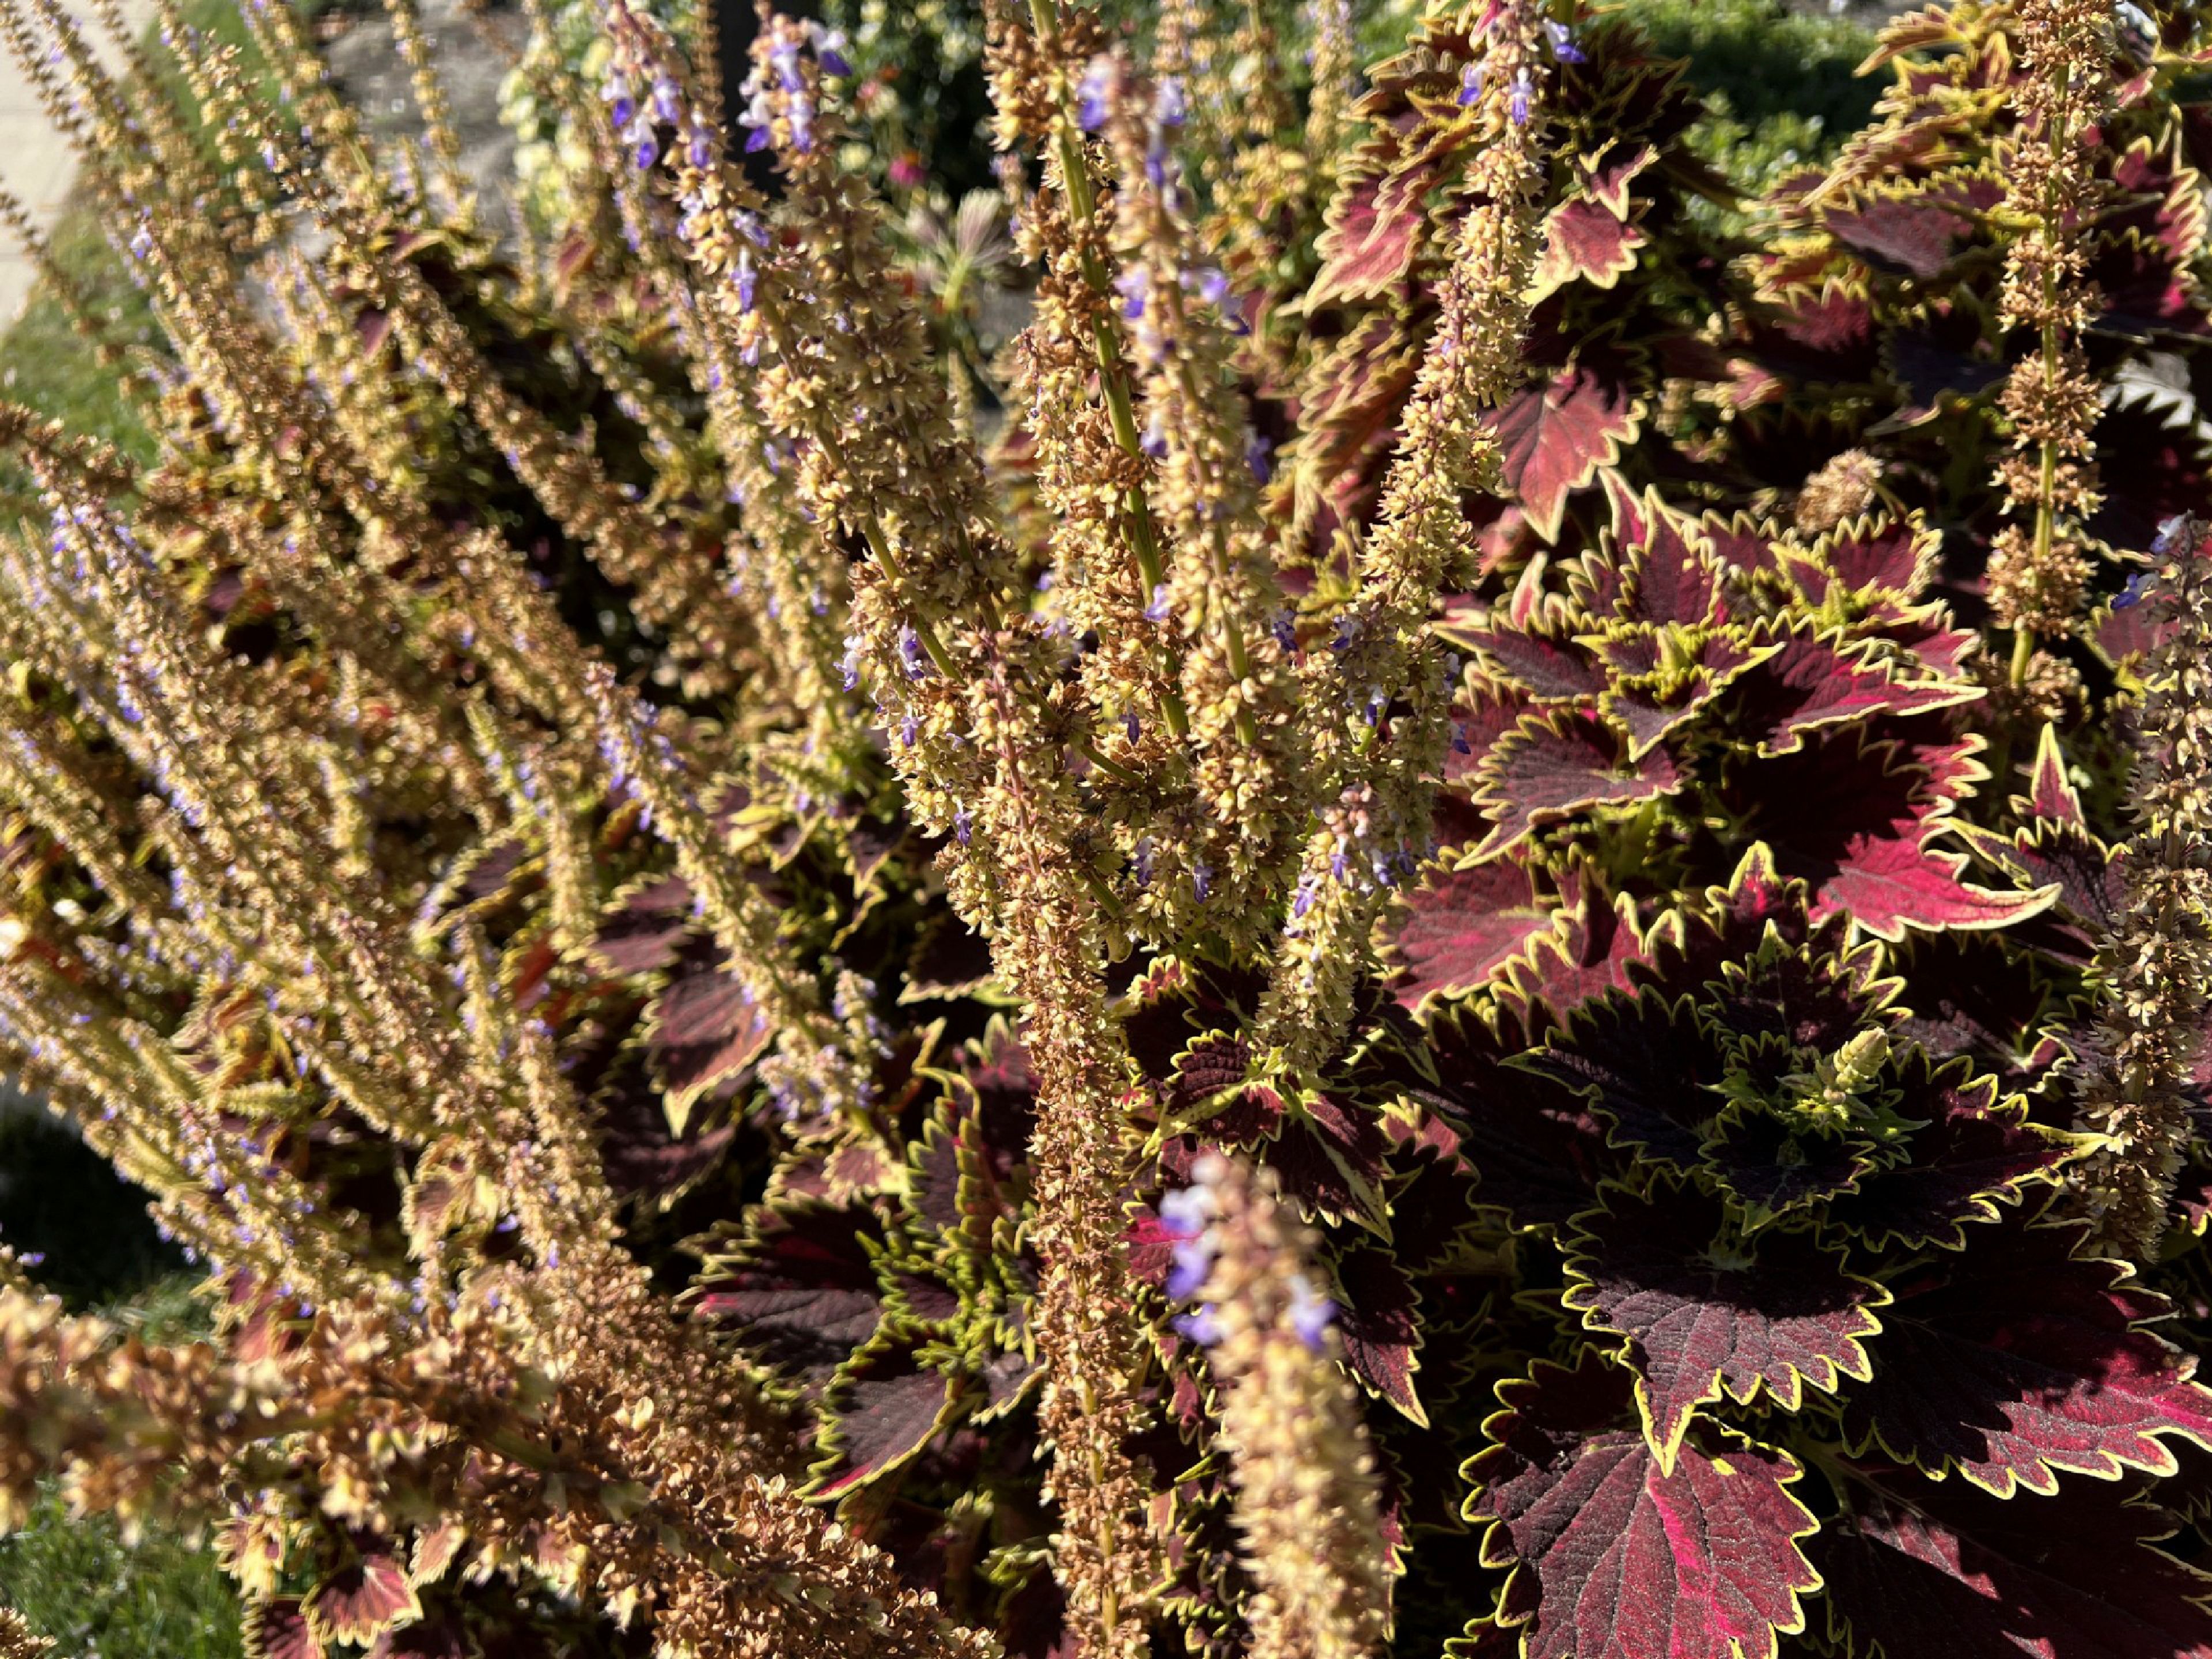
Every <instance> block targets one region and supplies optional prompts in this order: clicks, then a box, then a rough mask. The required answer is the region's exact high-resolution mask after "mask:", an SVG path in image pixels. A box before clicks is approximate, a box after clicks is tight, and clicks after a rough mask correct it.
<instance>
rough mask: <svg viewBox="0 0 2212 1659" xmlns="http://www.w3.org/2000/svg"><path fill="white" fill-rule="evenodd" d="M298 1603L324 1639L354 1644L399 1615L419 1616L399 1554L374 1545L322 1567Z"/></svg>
mask: <svg viewBox="0 0 2212 1659" xmlns="http://www.w3.org/2000/svg"><path fill="white" fill-rule="evenodd" d="M302 1606H303V1607H304V1609H305V1611H306V1613H307V1622H308V1623H309V1624H310V1625H312V1626H313V1627H314V1630H315V1632H316V1634H317V1635H318V1636H319V1637H320V1638H322V1640H323V1641H324V1642H325V1644H328V1643H331V1642H342V1643H345V1644H349V1645H351V1646H355V1647H366V1646H368V1644H369V1643H371V1642H373V1641H374V1640H375V1639H376V1638H377V1637H378V1636H379V1635H380V1634H381V1633H382V1632H384V1631H386V1630H387V1629H389V1628H390V1627H391V1626H393V1625H396V1624H398V1623H399V1622H400V1621H401V1620H411V1619H419V1618H421V1617H422V1603H421V1602H419V1601H416V1599H415V1587H414V1586H413V1585H412V1584H410V1583H408V1582H407V1569H406V1567H405V1566H404V1565H402V1564H401V1562H400V1560H399V1559H398V1556H396V1555H392V1554H388V1553H386V1552H384V1551H382V1550H378V1549H368V1550H363V1551H362V1552H361V1553H359V1554H357V1555H356V1556H355V1557H354V1559H352V1560H350V1561H349V1562H347V1563H346V1564H345V1565H343V1566H338V1567H334V1568H332V1569H331V1570H330V1571H327V1572H325V1574H324V1575H323V1577H322V1579H321V1581H320V1582H319V1583H317V1584H316V1586H315V1587H314V1589H311V1590H309V1591H308V1592H307V1599H306V1601H304V1602H303V1603H302Z"/></svg>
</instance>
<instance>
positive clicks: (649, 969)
mask: <svg viewBox="0 0 2212 1659" xmlns="http://www.w3.org/2000/svg"><path fill="white" fill-rule="evenodd" d="M692 914H693V913H692V908H691V884H690V883H689V882H687V881H685V880H684V878H683V877H681V876H664V877H661V878H659V879H658V880H655V881H649V882H647V883H646V884H644V885H643V886H641V887H637V888H634V889H632V890H629V891H628V892H625V893H623V894H621V895H619V896H617V899H616V902H615V903H614V904H613V906H612V907H611V908H609V910H608V911H607V913H606V915H605V916H604V917H602V918H601V919H600V921H599V932H598V933H596V934H595V935H594V936H593V937H592V957H594V958H596V959H597V960H598V961H599V963H600V964H601V965H602V966H603V967H605V969H607V970H608V971H609V972H611V973H617V974H657V973H659V972H661V971H662V970H663V969H667V968H671V967H672V966H674V965H675V962H676V954H677V952H678V951H679V950H680V949H682V947H683V945H684V940H685V939H688V938H689V937H690V934H691V933H692Z"/></svg>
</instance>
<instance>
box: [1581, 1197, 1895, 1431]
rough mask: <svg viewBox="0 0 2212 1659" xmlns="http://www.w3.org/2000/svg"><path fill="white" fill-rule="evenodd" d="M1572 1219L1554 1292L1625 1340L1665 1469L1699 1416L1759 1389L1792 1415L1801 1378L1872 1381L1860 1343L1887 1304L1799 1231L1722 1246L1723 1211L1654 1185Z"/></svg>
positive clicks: (1744, 1400)
mask: <svg viewBox="0 0 2212 1659" xmlns="http://www.w3.org/2000/svg"><path fill="white" fill-rule="evenodd" d="M1600 1201H1601V1207H1600V1208H1598V1209H1596V1210H1593V1211H1591V1212H1589V1214H1587V1215H1584V1216H1582V1217H1580V1218H1578V1219H1577V1223H1576V1231H1575V1233H1574V1235H1573V1236H1572V1237H1570V1238H1569V1239H1568V1240H1567V1241H1566V1243H1565V1250H1566V1256H1567V1278H1568V1287H1567V1291H1566V1293H1565V1296H1564V1297H1562V1298H1561V1299H1562V1300H1563V1301H1564V1302H1565V1304H1566V1305H1567V1306H1568V1307H1569V1308H1571V1309H1573V1310H1576V1311H1577V1312H1579V1313H1580V1314H1581V1315H1582V1316H1583V1327H1584V1328H1585V1329H1588V1330H1592V1331H1600V1332H1603V1333H1606V1334H1610V1335H1613V1336H1618V1337H1620V1338H1622V1339H1624V1340H1623V1342H1622V1345H1621V1356H1620V1357H1621V1358H1622V1359H1623V1361H1624V1362H1625V1363H1626V1364H1627V1366H1628V1368H1629V1370H1632V1372H1634V1373H1635V1376H1636V1403H1637V1407H1638V1410H1639V1411H1640V1412H1641V1413H1642V1415H1643V1419H1644V1435H1645V1437H1646V1438H1647V1439H1648V1440H1649V1441H1650V1445H1651V1449H1652V1451H1653V1452H1654V1453H1655V1454H1656V1455H1657V1457H1658V1459H1659V1467H1660V1469H1661V1472H1662V1474H1663V1473H1671V1472H1672V1471H1673V1469H1674V1462H1675V1458H1676V1456H1677V1455H1678V1454H1679V1453H1680V1449H1681V1446H1682V1437H1683V1436H1684V1435H1685V1434H1686V1433H1687V1432H1688V1431H1689V1426H1690V1419H1691V1416H1692V1413H1695V1412H1696V1410H1697V1408H1698V1407H1699V1406H1701V1405H1704V1404H1705V1403H1707V1402H1708V1401H1716V1400H1718V1399H1720V1398H1721V1397H1722V1395H1723V1393H1725V1394H1726V1395H1728V1396H1729V1398H1731V1399H1734V1400H1735V1401H1737V1402H1738V1403H1740V1404H1742V1405H1749V1404H1750V1403H1751V1402H1752V1401H1753V1398H1755V1397H1756V1396H1757V1395H1758V1394H1759V1392H1760V1390H1761V1389H1764V1390H1765V1392H1766V1393H1767V1394H1768V1395H1771V1397H1772V1398H1773V1400H1774V1401H1775V1402H1776V1403H1777V1404H1778V1405H1780V1406H1781V1407H1783V1408H1784V1410H1788V1411H1795V1410H1796V1409H1797V1407H1798V1403H1799V1401H1800V1399H1801V1397H1802V1384H1803V1383H1811V1384H1812V1385H1813V1386H1814V1388H1816V1389H1821V1390H1823V1391H1825V1392H1830V1393H1832V1392H1833V1391H1834V1389H1835V1388H1836V1383H1837V1380H1838V1376H1855V1377H1860V1378H1863V1377H1865V1376H1867V1375H1868V1374H1869V1370H1868V1362H1867V1352H1866V1347H1865V1345H1864V1343H1863V1340H1862V1339H1863V1338H1865V1337H1869V1336H1871V1335H1873V1334H1875V1332H1877V1331H1879V1330H1880V1329H1881V1322H1880V1321H1879V1320H1877V1319H1876V1318H1875V1316H1874V1314H1873V1312H1872V1311H1871V1310H1873V1309H1875V1308H1877V1307H1880V1306H1881V1304H1883V1303H1885V1302H1887V1300H1888V1299H1889V1297H1888V1294H1887V1292H1886V1291H1883V1290H1882V1288H1881V1286H1880V1285H1876V1284H1875V1283H1873V1282H1872V1281H1871V1280H1869V1279H1861V1278H1859V1277H1857V1275H1855V1274H1853V1273H1847V1272H1845V1271H1844V1258H1843V1255H1842V1254H1841V1252H1839V1251H1835V1250H1831V1249H1827V1248H1826V1247H1825V1246H1824V1245H1822V1244H1821V1243H1820V1241H1819V1240H1818V1239H1816V1238H1815V1237H1814V1236H1813V1235H1812V1234H1811V1233H1810V1232H1809V1231H1799V1230H1790V1231H1784V1230H1781V1229H1778V1228H1769V1229H1765V1230H1764V1231H1759V1232H1758V1233H1755V1234H1753V1235H1752V1236H1751V1237H1748V1238H1745V1239H1741V1240H1731V1238H1730V1237H1729V1234H1730V1231H1731V1229H1730V1227H1729V1214H1728V1210H1727V1206H1725V1205H1723V1203H1722V1202H1721V1201H1720V1200H1719V1199H1717V1198H1716V1197H1713V1196H1712V1195H1711V1194H1707V1193H1705V1192H1704V1191H1702V1190H1700V1189H1699V1188H1697V1187H1695V1186H1690V1187H1680V1186H1677V1185H1676V1184H1675V1183H1674V1182H1668V1181H1665V1180H1662V1181H1659V1182H1656V1183H1655V1184H1654V1185H1653V1187H1652V1188H1651V1190H1650V1193H1649V1194H1647V1195H1645V1196H1643V1197H1638V1196H1637V1195H1636V1194H1633V1193H1630V1192H1626V1191H1622V1190H1620V1189H1617V1188H1616V1189H1613V1190H1610V1191H1608V1192H1607V1193H1605V1194H1602V1195H1601V1200H1600Z"/></svg>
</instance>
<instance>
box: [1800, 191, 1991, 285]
mask: <svg viewBox="0 0 2212 1659" xmlns="http://www.w3.org/2000/svg"><path fill="white" fill-rule="evenodd" d="M1822 223H1823V224H1824V226H1825V227H1826V230H1827V232H1828V234H1829V235H1830V236H1832V237H1833V238H1834V239H1835V240H1836V241H1837V242H1838V243H1839V244H1840V245H1841V246H1844V247H1847V248H1849V249H1850V251H1851V252H1854V253H1856V254H1857V255H1859V256H1860V257H1861V258H1863V259H1865V260H1866V261H1867V263H1868V264H1871V265H1873V266H1874V267H1875V269H1876V270H1883V271H1887V272H1891V273H1893V274H1898V275H1904V276H1913V277H1917V278H1918V279H1919V280H1920V281H1922V282H1923V283H1924V282H1926V281H1928V280H1929V278H1931V277H1934V276H1940V275H1941V274H1942V270H1943V268H1944V267H1945V266H1946V265H1948V264H1950V263H1951V261H1952V259H1953V258H1955V257H1956V256H1957V254H1958V252H1959V249H1960V246H1961V245H1962V244H1963V243H1965V241H1966V239H1967V238H1968V237H1970V236H1972V234H1974V226H1973V222H1972V220H1971V219H1968V218H1966V216H1964V215H1962V214H1960V213H1955V212H1954V211H1953V210H1951V209H1950V208H1948V207H1946V206H1943V205H1942V204H1939V203H1937V202H1933V201H1929V200H1928V199H1926V198H1925V197H1920V196H1917V195H1903V194H1900V195H1894V196H1876V197H1871V198H1869V199H1868V200H1866V201H1864V202H1863V203H1861V204H1859V205H1857V206H1856V207H1848V208H1831V209H1829V210H1827V212H1826V214H1824V215H1823V216H1822Z"/></svg>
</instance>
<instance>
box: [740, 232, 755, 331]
mask: <svg viewBox="0 0 2212 1659" xmlns="http://www.w3.org/2000/svg"><path fill="white" fill-rule="evenodd" d="M737 279H738V314H739V315H740V316H742V315H744V313H747V312H750V310H751V309H752V308H753V299H754V296H755V295H757V293H758V292H759V291H760V273H759V272H758V271H757V270H754V269H753V256H752V253H751V252H750V250H749V249H746V248H739V249H738V270H737Z"/></svg>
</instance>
